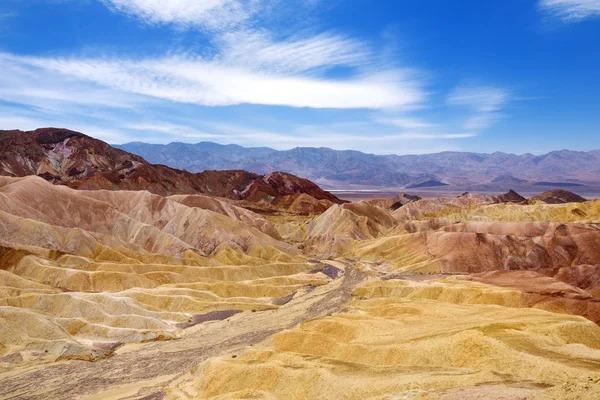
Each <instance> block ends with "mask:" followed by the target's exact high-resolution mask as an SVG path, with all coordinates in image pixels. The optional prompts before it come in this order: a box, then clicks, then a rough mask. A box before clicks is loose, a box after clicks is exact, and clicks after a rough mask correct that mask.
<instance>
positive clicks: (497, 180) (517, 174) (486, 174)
mask: <svg viewBox="0 0 600 400" xmlns="http://www.w3.org/2000/svg"><path fill="white" fill-rule="evenodd" d="M115 147H118V148H121V149H123V150H126V151H128V152H131V153H134V154H138V155H140V156H142V157H143V158H144V159H146V160H148V161H149V162H151V163H157V164H165V165H168V166H170V167H173V168H179V169H185V170H188V171H190V172H199V171H204V170H220V169H243V170H246V171H250V172H253V173H257V174H267V173H269V172H272V171H285V172H288V173H291V174H295V175H299V176H303V177H305V178H307V179H310V180H311V181H313V182H316V183H317V184H319V185H320V186H322V187H324V188H326V189H338V190H340V189H341V190H343V189H365V188H373V189H399V188H432V187H434V188H441V187H442V186H444V187H446V185H447V187H446V190H448V189H456V188H464V189H466V190H480V191H481V190H483V191H485V190H491V191H497V190H507V189H509V188H510V187H517V188H520V189H523V188H525V190H527V189H526V188H527V187H529V188H531V189H532V190H533V191H539V190H538V189H539V186H543V187H571V186H587V185H596V184H600V150H594V151H587V152H583V151H571V150H560V151H553V152H550V153H547V154H543V155H533V154H529V153H528V154H522V155H515V154H507V153H502V152H495V153H492V154H484V153H468V152H442V153H435V154H423V155H374V154H366V153H362V152H360V151H353V150H343V151H342V150H333V149H329V148H310V147H297V148H294V149H291V150H285V151H279V150H274V149H271V148H267V147H250V148H246V147H242V146H238V145H232V144H230V145H221V144H217V143H212V142H200V143H197V144H187V143H170V144H165V145H163V144H148V143H142V142H132V143H127V144H123V145H117V146H115Z"/></svg>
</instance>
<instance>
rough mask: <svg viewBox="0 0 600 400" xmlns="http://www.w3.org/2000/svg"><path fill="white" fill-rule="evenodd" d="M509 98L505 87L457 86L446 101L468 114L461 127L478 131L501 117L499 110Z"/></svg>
mask: <svg viewBox="0 0 600 400" xmlns="http://www.w3.org/2000/svg"><path fill="white" fill-rule="evenodd" d="M509 98H510V92H509V91H508V90H506V89H503V88H499V87H491V86H472V85H469V86H458V87H457V88H455V89H454V91H452V93H450V95H449V96H448V98H447V103H448V105H450V106H457V107H462V108H464V109H466V110H467V112H468V114H467V117H466V120H465V121H464V123H463V125H462V126H463V129H465V130H468V131H471V132H478V131H482V130H484V129H486V128H488V127H489V126H490V125H492V124H493V123H494V122H496V121H497V120H498V119H500V118H501V116H502V113H501V110H502V108H503V106H505V105H506V103H507V102H508V100H509Z"/></svg>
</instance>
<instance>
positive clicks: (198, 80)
mask: <svg viewBox="0 0 600 400" xmlns="http://www.w3.org/2000/svg"><path fill="white" fill-rule="evenodd" d="M0 60H1V61H2V62H3V63H8V64H9V67H10V68H12V69H20V70H21V71H23V70H24V73H25V74H27V73H28V72H31V70H32V69H35V70H37V71H43V72H45V73H51V74H57V73H58V74H60V75H62V77H63V79H71V80H79V81H80V82H81V81H83V82H89V83H94V84H95V85H97V86H98V87H101V88H111V89H114V90H117V91H119V92H121V93H129V94H139V95H145V96H150V97H154V98H159V99H163V100H170V101H176V102H181V103H191V104H197V105H204V106H226V105H235V104H261V105H279V106H290V107H311V108H372V109H379V108H386V107H411V106H414V105H415V104H417V103H419V102H421V101H423V99H424V96H425V94H424V92H423V91H422V90H421V88H420V86H419V82H415V81H413V80H412V77H411V76H410V74H408V73H407V72H406V71H402V70H385V71H380V72H377V73H374V74H372V75H369V76H365V75H356V76H354V77H353V78H348V79H337V80H335V79H327V78H324V77H311V76H303V75H299V74H290V73H287V74H284V73H269V72H263V71H256V70H254V69H251V68H248V67H246V66H228V65H224V64H223V63H221V62H220V61H212V60H208V61H207V60H201V59H191V58H184V57H169V58H155V59H145V60H141V61H133V60H121V59H68V58H65V59H62V58H43V57H21V56H14V55H7V54H4V55H0ZM11 63H12V64H13V65H10V64H11ZM28 68H29V70H28ZM2 81H4V79H3V78H0V84H1V83H2ZM4 83H6V82H4ZM23 90H25V89H23ZM29 90H33V89H32V88H31V87H30V88H29ZM67 92H68V89H67ZM88 98H89V100H90V101H93V99H94V98H93V97H92V96H88Z"/></svg>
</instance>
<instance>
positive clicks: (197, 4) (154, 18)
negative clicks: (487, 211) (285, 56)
mask: <svg viewBox="0 0 600 400" xmlns="http://www.w3.org/2000/svg"><path fill="white" fill-rule="evenodd" d="M102 1H103V2H104V4H106V5H107V7H109V8H110V9H112V10H113V11H116V12H121V13H124V14H128V15H131V16H133V17H136V18H139V19H141V20H142V21H144V22H146V23H148V24H175V25H179V26H182V27H191V26H199V27H203V28H205V29H224V28H227V27H231V26H235V25H237V24H239V23H241V22H243V21H245V20H246V19H247V18H249V17H250V16H251V15H252V14H253V13H254V12H255V11H256V9H257V5H258V3H259V1H258V0H249V1H237V0H102Z"/></svg>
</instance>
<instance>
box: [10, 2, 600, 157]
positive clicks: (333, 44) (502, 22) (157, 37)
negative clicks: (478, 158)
mask: <svg viewBox="0 0 600 400" xmlns="http://www.w3.org/2000/svg"><path fill="white" fill-rule="evenodd" d="M599 40H600V0H530V1H528V0H489V1H481V0H472V1H471V0H464V1H460V0H419V1H408V0H395V1H384V0H379V1H373V0H370V1H369V0H344V1H342V0H328V1H326V0H271V1H265V0H1V1H0V129H15V128H17V129H33V128H36V127H42V126H60V127H67V128H71V129H75V130H79V131H82V132H85V133H87V134H90V135H92V136H95V137H98V138H100V139H103V140H105V141H108V142H109V143H125V142H129V141H136V140H137V141H145V142H152V143H168V142H172V141H182V142H192V143H195V142H199V141H215V142H218V143H237V144H241V145H244V146H269V147H273V148H277V149H288V148H293V147H296V146H316V147H320V146H325V147H331V148H336V149H356V150H361V151H365V152H371V153H378V154H388V153H397V154H412V153H431V152H437V151H445V150H457V151H478V152H494V151H505V152H514V153H525V152H532V153H541V152H547V151H551V150H556V149H563V148H568V149H574V150H591V149H598V148H600V44H599Z"/></svg>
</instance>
